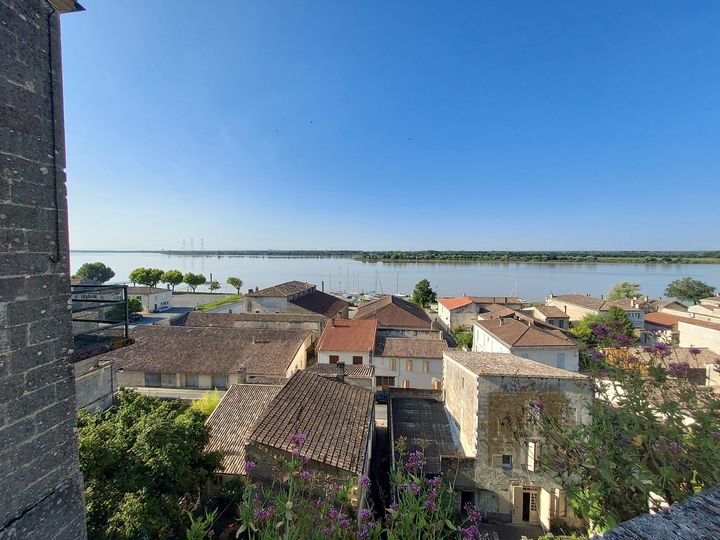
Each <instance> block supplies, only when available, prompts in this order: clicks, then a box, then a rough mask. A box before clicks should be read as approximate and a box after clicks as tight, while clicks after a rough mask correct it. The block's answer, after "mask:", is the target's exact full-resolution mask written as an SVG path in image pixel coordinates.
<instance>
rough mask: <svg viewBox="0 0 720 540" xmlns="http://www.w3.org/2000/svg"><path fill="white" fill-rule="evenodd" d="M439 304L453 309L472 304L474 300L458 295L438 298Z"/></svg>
mask: <svg viewBox="0 0 720 540" xmlns="http://www.w3.org/2000/svg"><path fill="white" fill-rule="evenodd" d="M438 304H440V305H442V306H445V307H446V308H448V309H449V310H450V311H452V310H454V309H458V308H461V307H464V306H469V305H470V304H472V300H470V299H469V298H468V297H467V296H458V297H457V298H441V299H440V300H438Z"/></svg>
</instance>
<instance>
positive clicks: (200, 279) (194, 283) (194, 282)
mask: <svg viewBox="0 0 720 540" xmlns="http://www.w3.org/2000/svg"><path fill="white" fill-rule="evenodd" d="M205 281H207V280H206V278H205V276H204V275H202V274H193V273H192V272H187V273H186V274H185V275H184V276H183V282H185V283H187V284H188V286H189V287H190V288H191V289H192V291H193V292H195V289H197V288H198V285H202V284H203V283H205Z"/></svg>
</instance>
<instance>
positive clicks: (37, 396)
mask: <svg viewBox="0 0 720 540" xmlns="http://www.w3.org/2000/svg"><path fill="white" fill-rule="evenodd" d="M0 23H1V24H0V52H2V54H0V245H1V249H0V441H2V446H0V471H2V479H1V480H0V493H2V495H1V496H0V498H1V500H2V502H1V503H0V539H5V538H18V539H19V538H46V539H51V538H73V539H83V538H85V537H86V530H85V515H84V500H83V485H82V477H81V474H80V470H79V467H78V457H77V436H76V433H75V424H76V418H75V385H74V380H73V371H72V368H71V366H70V364H69V362H68V356H69V354H70V351H71V349H72V331H71V322H70V312H69V300H70V279H69V264H68V238H67V236H68V235H67V230H68V227H67V202H66V196H65V172H64V171H65V148H64V125H63V110H62V78H61V63H60V22H59V18H58V15H57V14H55V13H54V12H53V9H52V7H51V5H50V3H48V2H47V1H46V0H0Z"/></svg>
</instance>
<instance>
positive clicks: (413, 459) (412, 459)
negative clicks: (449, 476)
mask: <svg viewBox="0 0 720 540" xmlns="http://www.w3.org/2000/svg"><path fill="white" fill-rule="evenodd" d="M424 465H425V454H423V453H422V452H421V451H420V450H415V451H414V452H411V453H410V454H409V455H408V460H407V462H406V463H405V466H406V467H407V468H408V469H421V468H422V467H423V466H424Z"/></svg>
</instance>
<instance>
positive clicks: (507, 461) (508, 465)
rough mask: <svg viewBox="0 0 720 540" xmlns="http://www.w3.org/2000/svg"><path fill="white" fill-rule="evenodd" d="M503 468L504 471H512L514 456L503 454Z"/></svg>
mask: <svg viewBox="0 0 720 540" xmlns="http://www.w3.org/2000/svg"><path fill="white" fill-rule="evenodd" d="M502 468H503V469H512V468H513V463H512V454H503V457H502Z"/></svg>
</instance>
